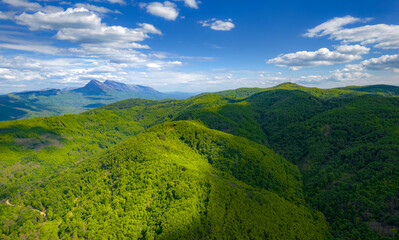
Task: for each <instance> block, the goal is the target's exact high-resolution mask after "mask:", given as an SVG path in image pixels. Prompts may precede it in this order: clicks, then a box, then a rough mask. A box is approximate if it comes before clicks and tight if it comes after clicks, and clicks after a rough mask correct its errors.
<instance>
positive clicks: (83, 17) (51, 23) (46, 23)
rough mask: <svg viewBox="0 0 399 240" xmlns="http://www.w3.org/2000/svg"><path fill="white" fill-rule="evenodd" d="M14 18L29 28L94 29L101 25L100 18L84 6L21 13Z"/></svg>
mask: <svg viewBox="0 0 399 240" xmlns="http://www.w3.org/2000/svg"><path fill="white" fill-rule="evenodd" d="M15 19H16V22H17V23H18V24H20V25H25V26H28V27H29V29H30V30H40V29H50V30H58V29H88V28H90V29H94V28H96V27H98V26H100V25H101V18H100V17H98V16H97V15H96V14H95V13H93V12H90V11H89V10H88V9H86V8H68V9H67V10H65V11H60V12H55V13H44V12H41V11H40V12H37V13H35V14H28V13H22V14H21V15H18V16H16V17H15Z"/></svg>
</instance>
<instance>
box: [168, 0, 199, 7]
mask: <svg viewBox="0 0 399 240" xmlns="http://www.w3.org/2000/svg"><path fill="white" fill-rule="evenodd" d="M174 1H176V2H177V1H179V2H184V5H185V6H187V7H189V8H194V9H198V3H199V2H198V1H197V0H174Z"/></svg>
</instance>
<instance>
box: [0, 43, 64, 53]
mask: <svg viewBox="0 0 399 240" xmlns="http://www.w3.org/2000/svg"><path fill="white" fill-rule="evenodd" d="M1 48H7V49H14V50H21V51H28V52H38V53H45V54H52V55H54V54H57V53H60V49H58V48H56V47H52V46H46V45H34V44H10V43H0V49H1Z"/></svg>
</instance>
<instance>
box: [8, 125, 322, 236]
mask: <svg viewBox="0 0 399 240" xmlns="http://www.w3.org/2000/svg"><path fill="white" fill-rule="evenodd" d="M239 166H244V167H245V168H246V169H242V168H240V167H239ZM251 169H259V173H256V172H255V171H254V170H251ZM258 174H259V175H258ZM262 178H264V179H266V180H267V181H266V182H265V181H263V180H262ZM299 178H300V174H299V171H298V170H297V168H296V167H295V166H293V165H292V164H290V163H288V162H287V161H286V160H285V159H283V158H281V157H280V156H278V155H277V154H275V153H273V151H271V150H270V149H267V148H266V147H264V146H262V145H258V144H255V143H253V142H250V141H248V140H246V139H244V138H240V137H235V136H232V135H229V134H225V133H221V132H218V131H215V130H210V129H207V128H205V127H204V126H201V125H199V124H198V123H193V122H173V123H168V124H164V125H158V126H156V127H154V128H151V129H150V130H148V131H146V132H144V133H142V134H139V135H137V136H135V137H133V138H130V139H129V140H127V141H124V142H123V143H121V144H119V145H117V146H116V147H114V148H112V149H110V150H109V151H107V152H106V153H104V154H102V155H101V156H97V157H94V158H91V159H90V160H88V161H85V162H81V163H80V164H79V165H77V166H75V167H73V168H71V169H70V170H68V171H66V172H63V173H61V174H60V175H58V176H56V177H54V178H53V179H51V180H49V181H47V182H45V183H43V184H42V185H41V187H40V188H37V189H34V190H32V191H30V193H29V194H25V195H24V196H22V197H21V199H19V200H16V201H19V202H20V204H21V205H20V209H19V211H22V210H21V209H25V208H26V206H28V205H31V206H34V208H36V209H40V210H41V211H46V212H47V218H46V219H45V220H44V221H43V220H40V219H39V220H37V217H38V216H36V215H35V216H31V217H30V216H26V217H25V218H26V219H25V218H24V219H19V218H20V216H18V217H15V218H16V219H15V220H13V221H11V222H8V223H7V226H9V227H8V228H7V229H10V228H14V230H13V231H12V234H14V235H13V236H18V237H21V236H23V234H25V232H23V229H20V228H18V226H19V222H18V221H21V222H24V224H26V223H27V222H32V224H31V228H30V230H29V231H28V230H26V231H27V233H28V234H31V235H35V234H37V235H38V236H39V237H44V236H49V235H50V234H52V233H54V232H55V231H52V229H54V227H55V226H58V231H57V238H62V239H64V238H74V237H76V238H95V239H97V238H107V239H199V238H208V239H231V238H238V239H249V238H252V239H261V238H267V239H324V238H326V237H327V225H326V224H325V220H324V218H323V216H322V214H320V213H317V212H315V211H312V210H311V209H309V208H308V207H306V206H305V205H304V204H303V199H302V194H301V183H300V180H299ZM265 183H268V184H271V183H274V184H273V185H268V184H265ZM294 196H295V197H294ZM291 198H297V200H298V201H296V200H295V201H294V200H290V199H291ZM299 198H300V199H299ZM16 210H18V209H16ZM16 210H15V209H14V211H16ZM10 214H11V213H10ZM39 217H40V216H39ZM34 221H36V222H34ZM38 223H41V224H40V225H41V226H40V225H39V224H38ZM41 229H45V230H46V231H45V234H47V235H42V234H43V233H42V232H41ZM3 234H4V235H3V236H4V237H5V238H11V232H10V231H6V229H5V230H4V233H3Z"/></svg>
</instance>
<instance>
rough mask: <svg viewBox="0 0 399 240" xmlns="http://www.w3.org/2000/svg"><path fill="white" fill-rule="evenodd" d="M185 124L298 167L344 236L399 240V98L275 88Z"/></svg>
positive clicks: (309, 192)
mask: <svg viewBox="0 0 399 240" xmlns="http://www.w3.org/2000/svg"><path fill="white" fill-rule="evenodd" d="M180 119H197V120H199V121H201V122H203V123H204V124H206V125H207V126H209V127H210V128H214V129H218V130H221V131H225V132H230V133H233V134H235V135H240V136H245V137H247V138H249V139H252V140H254V141H257V142H260V143H264V144H265V145H267V146H269V147H271V148H272V149H274V150H275V151H276V152H278V153H279V154H281V155H283V156H285V157H286V158H287V159H288V160H289V161H291V162H293V163H295V164H297V165H298V166H299V167H300V169H301V170H302V173H303V174H304V185H305V194H306V196H307V198H306V199H307V201H308V202H309V203H312V206H314V207H315V208H317V209H319V210H320V211H322V212H323V213H324V214H325V215H326V218H327V220H328V221H329V223H330V226H331V229H332V231H333V234H334V235H335V236H336V237H337V238H361V239H379V238H382V239H385V238H388V239H389V238H391V237H395V236H396V237H397V233H396V231H397V229H398V228H399V222H398V216H399V215H398V209H397V208H396V207H394V204H395V203H397V199H398V196H399V188H398V187H397V186H398V183H399V176H398V174H397V172H398V170H399V169H397V166H399V162H398V161H399V155H398V151H397V149H399V127H398V126H399V122H398V121H399V120H398V119H399V98H397V97H391V98H387V97H380V96H371V95H364V96H358V97H347V98H335V99H331V100H325V99H320V98H317V97H314V96H312V95H309V94H308V93H305V92H301V91H297V90H295V91H287V90H272V91H265V92H260V93H257V94H254V95H252V96H251V97H249V98H246V99H244V100H242V101H240V102H237V103H229V104H226V105H224V106H221V107H218V108H214V109H209V108H208V109H200V110H196V111H192V112H191V113H186V114H184V115H181V117H180Z"/></svg>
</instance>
